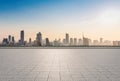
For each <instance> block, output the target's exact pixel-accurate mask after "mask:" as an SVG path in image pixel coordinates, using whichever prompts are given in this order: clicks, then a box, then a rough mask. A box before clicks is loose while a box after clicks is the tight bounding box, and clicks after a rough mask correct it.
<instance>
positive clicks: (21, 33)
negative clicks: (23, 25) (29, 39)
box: [20, 30, 24, 45]
mask: <svg viewBox="0 0 120 81" xmlns="http://www.w3.org/2000/svg"><path fill="white" fill-rule="evenodd" d="M20 45H24V30H22V31H21V32H20Z"/></svg>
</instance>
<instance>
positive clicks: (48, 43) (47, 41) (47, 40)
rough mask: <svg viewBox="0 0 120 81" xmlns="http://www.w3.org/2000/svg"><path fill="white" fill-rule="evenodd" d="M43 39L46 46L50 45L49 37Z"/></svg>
mask: <svg viewBox="0 0 120 81" xmlns="http://www.w3.org/2000/svg"><path fill="white" fill-rule="evenodd" d="M45 40H46V46H50V42H49V39H48V38H46V39H45Z"/></svg>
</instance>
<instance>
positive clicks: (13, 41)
mask: <svg viewBox="0 0 120 81" xmlns="http://www.w3.org/2000/svg"><path fill="white" fill-rule="evenodd" d="M12 44H13V45H14V44H15V38H14V36H12Z"/></svg>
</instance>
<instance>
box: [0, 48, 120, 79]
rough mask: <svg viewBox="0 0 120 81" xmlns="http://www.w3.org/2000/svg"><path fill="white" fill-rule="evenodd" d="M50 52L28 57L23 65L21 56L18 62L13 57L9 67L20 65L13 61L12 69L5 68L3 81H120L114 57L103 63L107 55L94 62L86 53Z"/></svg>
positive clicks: (1, 70) (1, 71) (1, 75)
mask: <svg viewBox="0 0 120 81" xmlns="http://www.w3.org/2000/svg"><path fill="white" fill-rule="evenodd" d="M77 51H79V50H77ZM49 53H50V51H48V52H47V53H46V52H45V54H39V53H36V54H35V55H32V56H31V57H29V55H27V56H25V57H24V61H23V63H20V62H22V60H21V61H20V59H21V58H22V57H19V56H18V57H16V58H18V59H14V60H12V59H13V58H12V56H9V60H8V62H6V63H5V64H7V63H8V65H9V64H10V63H11V62H12V61H16V63H18V64H17V65H15V63H14V62H13V65H12V64H10V65H9V67H6V66H3V65H1V67H0V81H120V65H119V64H118V63H116V64H112V63H111V62H112V60H111V59H113V57H111V56H109V55H108V62H107V63H102V62H99V59H101V60H102V59H103V60H104V59H105V58H102V57H104V56H100V57H96V58H98V60H96V59H95V60H93V59H92V58H91V56H94V55H92V54H91V56H90V57H88V56H86V55H84V53H82V54H81V53H78V54H74V53H68V52H67V51H65V53H63V52H59V51H57V52H55V53H53V52H51V53H50V54H49ZM3 54H4V53H3ZM23 55H24V54H23ZM30 55H31V54H30ZM110 55H111V54H110ZM1 56H3V55H1ZM118 57H120V55H119V56H118ZM34 58H36V59H34ZM93 58H95V57H93ZM7 59H8V57H7ZM33 59H34V60H33ZM109 60H110V61H109ZM114 60H115V59H114ZM116 60H118V59H116ZM2 61H3V62H4V61H5V60H2ZM95 61H97V62H95ZM119 61H120V60H119ZM94 62H95V64H94ZM104 62H105V61H104ZM109 62H110V63H109ZM1 63H2V62H1ZM19 63H20V64H19Z"/></svg>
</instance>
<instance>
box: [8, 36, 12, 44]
mask: <svg viewBox="0 0 120 81" xmlns="http://www.w3.org/2000/svg"><path fill="white" fill-rule="evenodd" d="M11 41H12V40H11V35H9V36H8V42H9V44H10V43H11Z"/></svg>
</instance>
